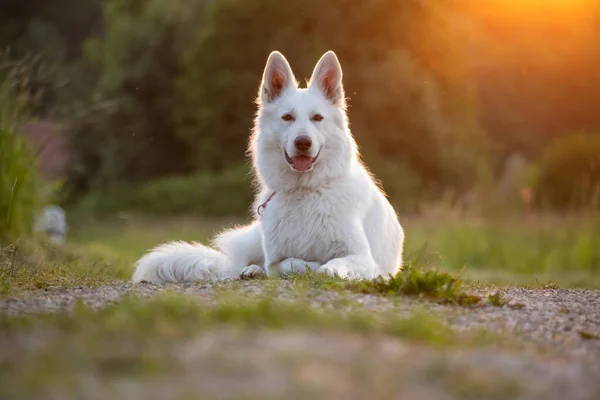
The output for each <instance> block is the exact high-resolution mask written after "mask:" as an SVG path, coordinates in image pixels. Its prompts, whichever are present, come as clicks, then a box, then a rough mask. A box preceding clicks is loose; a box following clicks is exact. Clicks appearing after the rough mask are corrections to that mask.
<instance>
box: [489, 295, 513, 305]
mask: <svg viewBox="0 0 600 400" xmlns="http://www.w3.org/2000/svg"><path fill="white" fill-rule="evenodd" d="M488 301H489V303H490V304H491V305H493V306H494V307H504V306H505V305H506V304H507V303H508V299H506V298H505V297H504V296H503V295H502V293H500V292H496V293H493V294H490V295H488Z"/></svg>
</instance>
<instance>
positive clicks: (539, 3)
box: [478, 0, 599, 19]
mask: <svg viewBox="0 0 600 400" xmlns="http://www.w3.org/2000/svg"><path fill="white" fill-rule="evenodd" d="M478 3H479V4H478V7H479V8H486V9H488V10H489V11H495V12H501V13H503V14H508V15H512V16H516V17H523V16H529V17H532V18H539V19H545V18H550V17H552V18H555V17H558V18H570V17H573V16H577V15H581V14H583V13H588V12H593V11H594V10H597V9H598V8H599V7H598V3H599V2H598V0H489V1H481V2H478Z"/></svg>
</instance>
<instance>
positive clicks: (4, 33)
mask: <svg viewBox="0 0 600 400" xmlns="http://www.w3.org/2000/svg"><path fill="white" fill-rule="evenodd" d="M101 4H102V0H85V1H81V0H54V1H52V2H48V1H45V0H28V1H22V0H3V2H2V13H1V14H0V49H2V50H4V49H10V52H11V55H12V57H13V58H14V59H19V60H24V59H29V60H34V61H35V62H34V63H33V65H32V67H31V68H32V71H30V72H34V73H29V75H28V76H29V79H30V82H28V84H29V86H30V87H32V88H36V90H37V91H39V92H43V96H42V97H41V98H40V101H39V102H37V103H36V106H35V107H34V109H33V110H32V112H33V115H34V116H41V117H49V116H54V115H56V113H57V112H58V113H61V114H62V116H63V117H64V116H65V115H66V114H67V112H66V109H65V108H66V107H67V106H68V105H69V104H70V103H71V102H72V101H74V100H75V99H77V98H78V97H81V96H85V95H87V93H89V90H90V89H91V85H90V81H92V79H93V77H91V76H90V75H89V71H87V70H86V69H85V65H84V64H82V63H81V60H80V58H81V54H82V42H83V40H84V39H85V38H86V37H87V36H88V35H90V34H92V33H97V32H99V31H100V28H101V26H100V16H101V13H100V10H101ZM39 68H43V72H39V71H38V70H37V69H39Z"/></svg>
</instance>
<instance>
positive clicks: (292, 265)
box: [279, 258, 321, 276]
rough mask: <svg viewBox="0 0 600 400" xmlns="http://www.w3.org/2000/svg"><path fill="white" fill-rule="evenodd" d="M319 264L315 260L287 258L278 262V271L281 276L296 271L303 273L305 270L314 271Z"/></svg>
mask: <svg viewBox="0 0 600 400" xmlns="http://www.w3.org/2000/svg"><path fill="white" fill-rule="evenodd" d="M320 266H321V263H320V262H317V261H304V260H301V259H299V258H288V259H287V260H284V261H282V262H280V263H279V273H280V274H281V275H283V276H286V275H289V274H292V273H297V274H303V273H305V272H306V270H307V269H308V270H312V271H316V270H317V269H319V267H320Z"/></svg>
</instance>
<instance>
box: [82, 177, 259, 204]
mask: <svg viewBox="0 0 600 400" xmlns="http://www.w3.org/2000/svg"><path fill="white" fill-rule="evenodd" d="M252 195H253V190H252V179H251V175H250V172H249V170H248V168H247V167H246V166H240V167H238V168H233V169H229V170H225V171H222V172H220V173H206V172H204V173H197V174H194V175H189V176H180V177H171V178H163V179H157V180H154V181H150V182H148V183H147V184H142V185H139V186H132V187H122V188H120V189H119V190H115V191H112V192H108V193H106V192H103V193H94V192H92V193H90V194H88V195H87V196H85V197H84V198H83V199H82V200H81V201H80V202H79V203H78V205H77V210H78V212H80V213H84V214H86V213H87V214H109V213H115V212H119V211H135V212H142V213H147V214H151V215H155V216H160V215H163V216H164V215H177V214H196V215H201V216H227V215H243V214H244V213H245V212H246V211H247V210H248V206H249V205H250V204H251V203H252Z"/></svg>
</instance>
